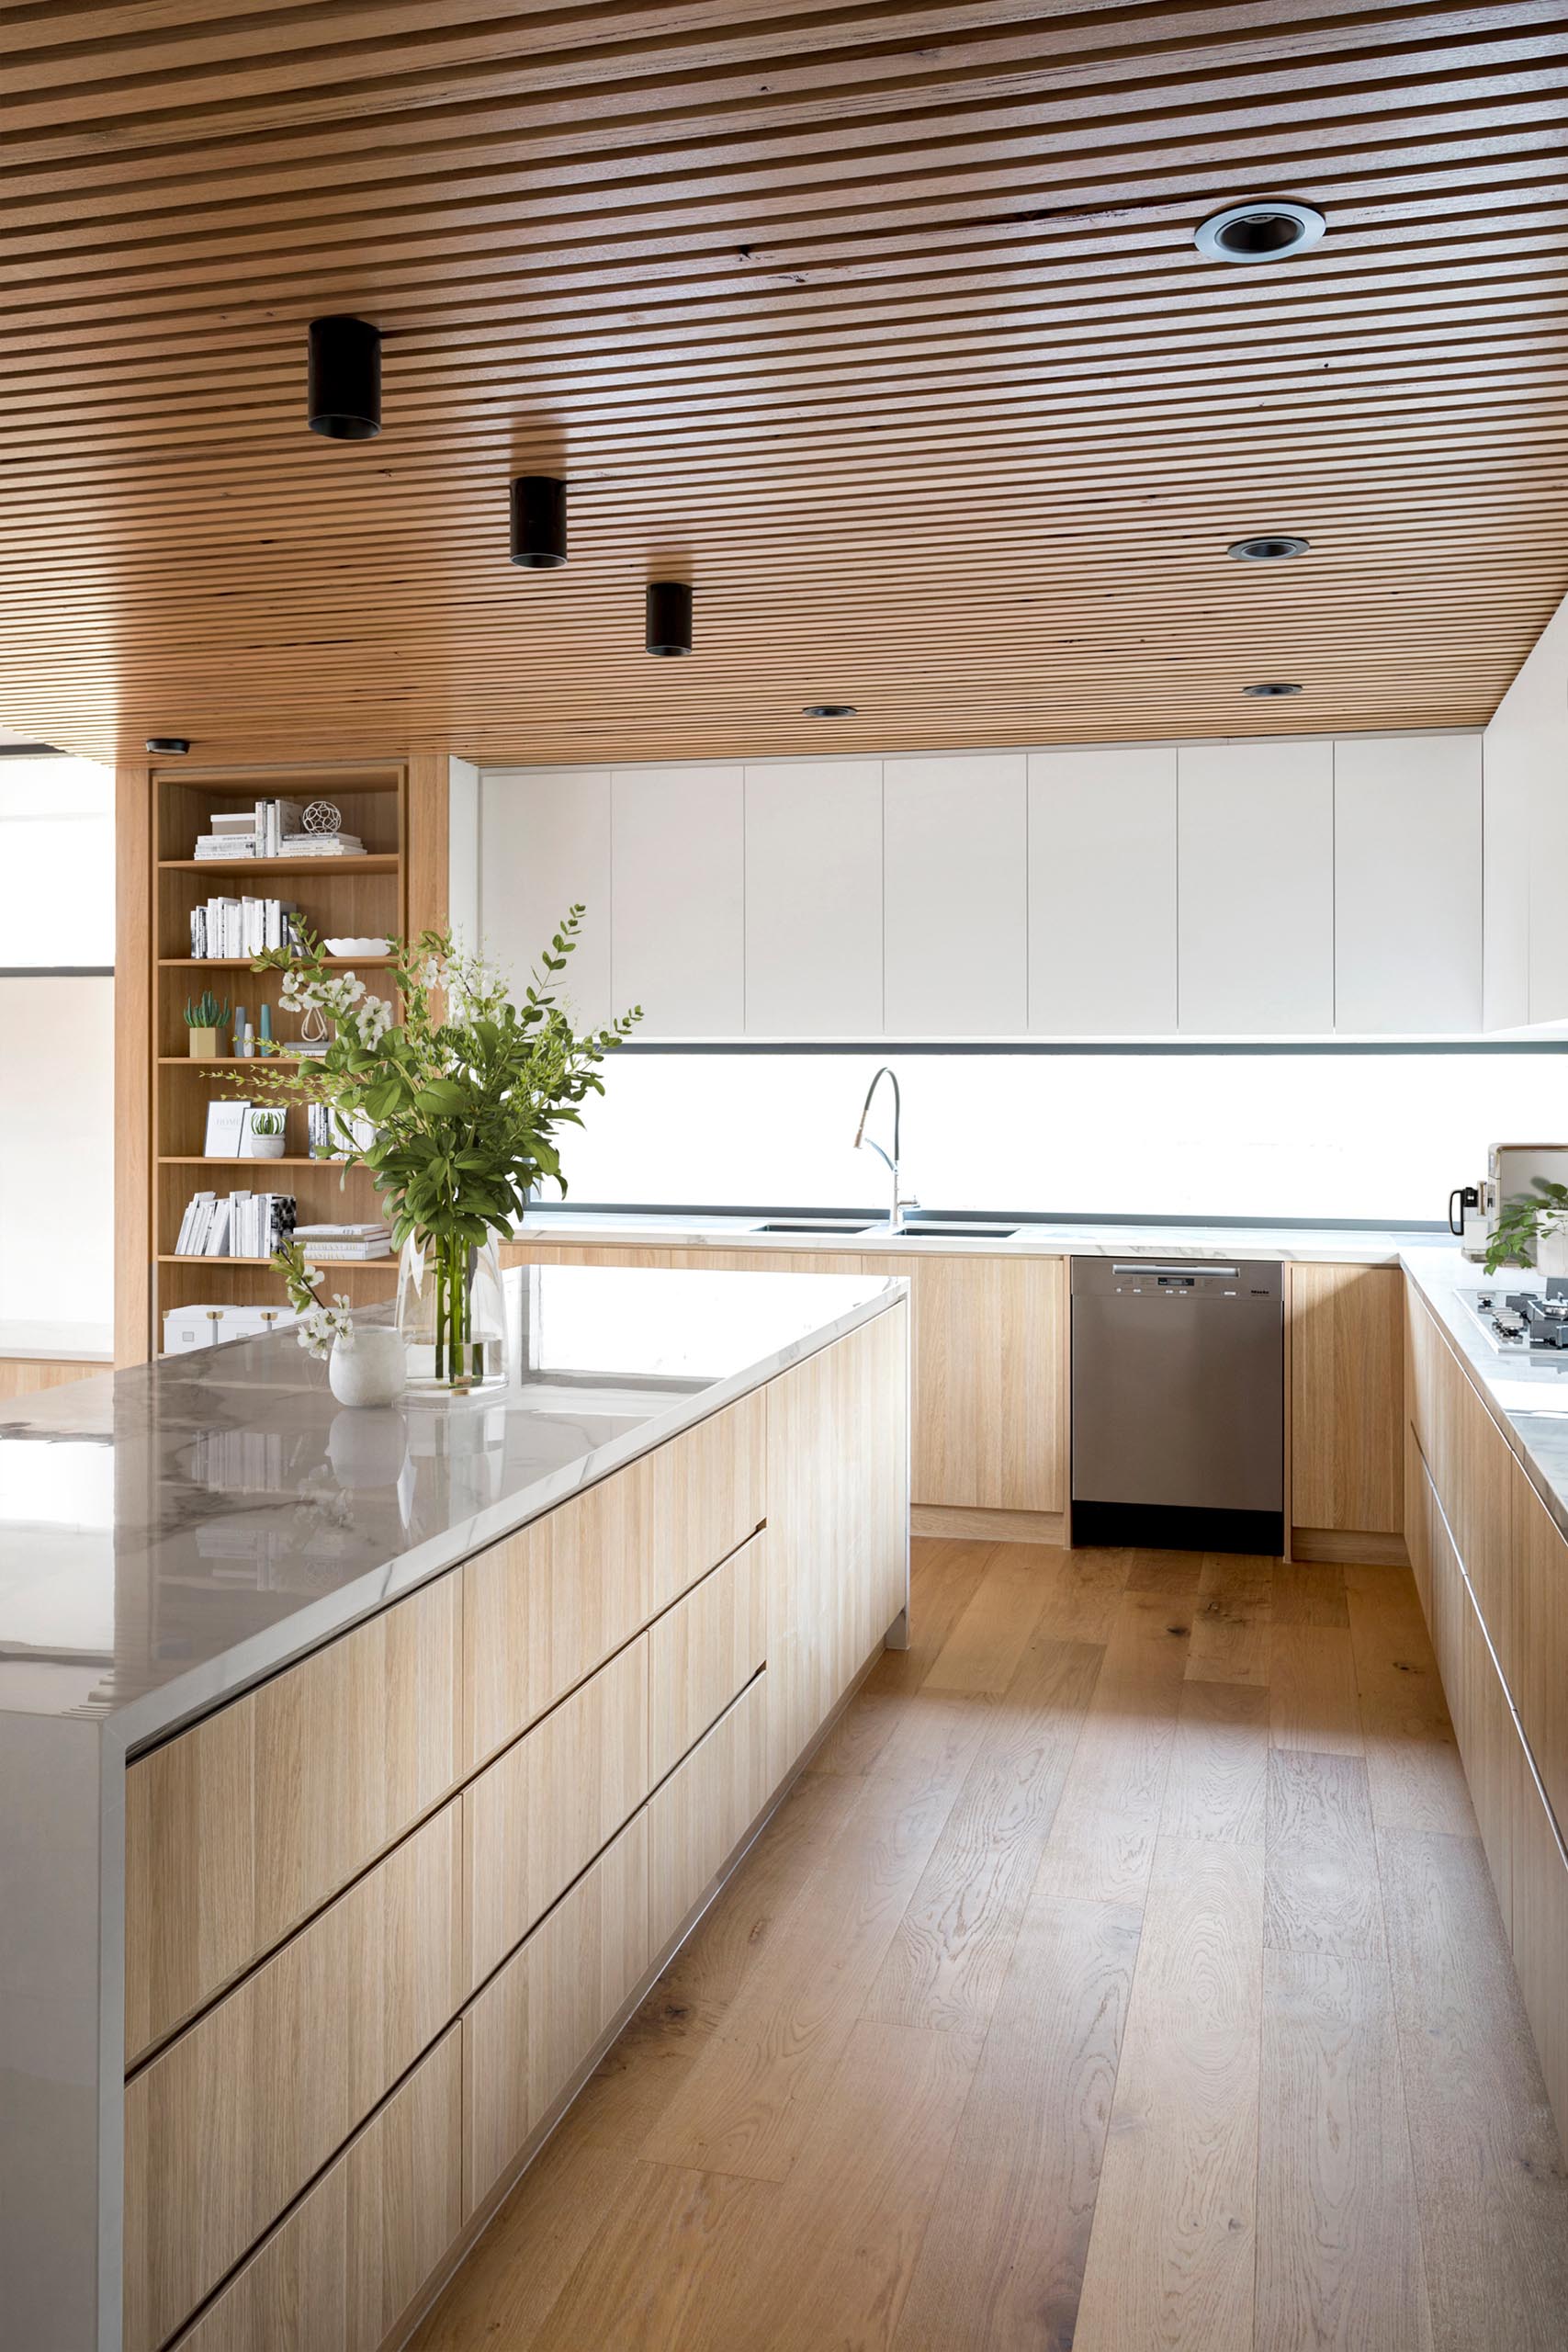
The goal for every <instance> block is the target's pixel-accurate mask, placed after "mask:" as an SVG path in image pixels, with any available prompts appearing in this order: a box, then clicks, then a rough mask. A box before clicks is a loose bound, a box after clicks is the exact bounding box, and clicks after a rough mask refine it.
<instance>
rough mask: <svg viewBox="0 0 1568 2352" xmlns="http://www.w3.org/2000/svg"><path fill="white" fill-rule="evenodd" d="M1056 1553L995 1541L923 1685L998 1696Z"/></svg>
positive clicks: (1025, 1639) (1014, 1667) (1037, 1609)
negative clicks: (981, 1571)
mask: <svg viewBox="0 0 1568 2352" xmlns="http://www.w3.org/2000/svg"><path fill="white" fill-rule="evenodd" d="M1060 1558H1061V1554H1060V1552H1059V1550H1058V1549H1056V1548H1055V1546H1053V1547H1051V1548H1049V1549H1047V1548H1046V1547H1045V1546H1043V1545H1042V1544H997V1545H995V1547H994V1548H993V1550H992V1552H991V1556H990V1558H989V1559H988V1560H987V1563H986V1571H985V1574H984V1575H983V1576H982V1577H981V1578H980V1581H979V1584H978V1585H977V1586H976V1589H975V1594H974V1598H973V1599H972V1600H970V1602H969V1605H968V1607H967V1608H966V1609H965V1610H964V1612H963V1614H962V1616H960V1618H959V1619H958V1622H957V1623H956V1624H955V1625H954V1626H953V1631H952V1633H951V1634H949V1635H948V1637H947V1639H946V1641H945V1642H944V1643H943V1644H942V1650H941V1652H940V1654H939V1655H938V1657H937V1658H936V1660H935V1662H934V1663H933V1665H932V1667H931V1672H930V1673H929V1674H928V1675H927V1677H926V1679H925V1682H924V1684H923V1686H922V1687H923V1688H924V1689H925V1690H927V1691H962V1692H964V1693H966V1694H968V1695H970V1696H974V1695H976V1694H981V1693H992V1694H995V1695H996V1696H997V1697H998V1698H999V1697H1000V1695H1001V1693H1002V1692H1003V1691H1005V1690H1006V1689H1007V1687H1008V1684H1009V1683H1010V1681H1011V1680H1012V1678H1013V1676H1014V1675H1015V1674H1016V1673H1017V1671H1018V1667H1019V1661H1020V1659H1021V1657H1022V1656H1023V1653H1024V1650H1025V1648H1026V1647H1027V1646H1028V1643H1029V1637H1030V1635H1031V1634H1032V1632H1033V1631H1034V1627H1035V1623H1036V1622H1037V1620H1038V1619H1039V1616H1040V1614H1041V1611H1043V1608H1044V1606H1045V1600H1046V1593H1047V1590H1048V1588H1049V1585H1050V1582H1051V1578H1052V1576H1053V1573H1054V1571H1055V1568H1056V1566H1058V1564H1059V1562H1060Z"/></svg>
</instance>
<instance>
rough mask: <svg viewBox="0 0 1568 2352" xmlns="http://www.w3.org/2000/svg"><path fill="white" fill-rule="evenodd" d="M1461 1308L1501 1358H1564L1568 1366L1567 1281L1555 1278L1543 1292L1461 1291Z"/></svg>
mask: <svg viewBox="0 0 1568 2352" xmlns="http://www.w3.org/2000/svg"><path fill="white" fill-rule="evenodd" d="M1459 1298H1460V1304H1461V1306H1463V1308H1464V1310H1465V1312H1466V1314H1467V1315H1468V1316H1469V1317H1470V1318H1471V1320H1472V1323H1475V1324H1478V1325H1479V1326H1480V1328H1481V1329H1482V1331H1483V1333H1484V1334H1485V1336H1486V1338H1487V1340H1489V1341H1490V1343H1491V1345H1492V1346H1493V1347H1495V1349H1496V1351H1497V1352H1498V1354H1499V1355H1509V1356H1547V1357H1555V1356H1558V1355H1561V1356H1562V1360H1563V1362H1564V1363H1568V1281H1565V1280H1563V1279H1562V1278H1560V1277H1557V1276H1553V1277H1552V1279H1551V1281H1550V1282H1549V1283H1547V1285H1546V1288H1545V1290H1544V1291H1539V1290H1505V1289H1504V1288H1503V1286H1502V1284H1501V1283H1498V1284H1496V1285H1495V1287H1492V1286H1488V1287H1486V1288H1484V1289H1482V1290H1461V1292H1460V1294H1459Z"/></svg>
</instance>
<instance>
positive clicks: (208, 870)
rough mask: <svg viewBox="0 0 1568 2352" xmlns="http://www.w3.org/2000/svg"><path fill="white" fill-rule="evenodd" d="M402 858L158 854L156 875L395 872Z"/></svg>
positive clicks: (375, 854)
mask: <svg viewBox="0 0 1568 2352" xmlns="http://www.w3.org/2000/svg"><path fill="white" fill-rule="evenodd" d="M401 864H402V860H401V858H400V856H399V855H398V854H397V852H396V851H395V850H367V852H366V854H365V855H364V856H363V857H161V858H160V859H159V860H158V871H159V873H160V874H322V873H325V874H396V872H397V871H398V869H399V867H400V865H401Z"/></svg>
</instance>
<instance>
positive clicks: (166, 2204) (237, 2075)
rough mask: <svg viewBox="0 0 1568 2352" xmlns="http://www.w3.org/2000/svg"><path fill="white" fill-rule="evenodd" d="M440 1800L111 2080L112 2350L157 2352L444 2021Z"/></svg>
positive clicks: (446, 1979)
mask: <svg viewBox="0 0 1568 2352" xmlns="http://www.w3.org/2000/svg"><path fill="white" fill-rule="evenodd" d="M457 1831H458V1824H457V1805H456V1804H448V1805H446V1806H444V1807H443V1809H442V1810H441V1812H439V1813H438V1814H436V1815H434V1817H433V1818H432V1819H431V1820H430V1821H428V1822H426V1823H425V1824H424V1825H423V1827H422V1828H420V1829H417V1830H415V1831H414V1832H413V1834H412V1837H410V1838H406V1839H405V1840H404V1842H403V1843H402V1844H401V1845H400V1846H399V1847H397V1848H396V1849H394V1850H393V1851H392V1852H391V1853H390V1854H389V1855H388V1856H387V1857H386V1859H385V1860H382V1861H380V1862H378V1864H377V1865H376V1867H375V1868H374V1869H373V1870H371V1871H367V1873H366V1875H365V1877H363V1878H362V1879H360V1880H359V1881H358V1882H357V1883H356V1884H355V1885H354V1886H352V1887H351V1888H350V1889H349V1890H348V1892H347V1893H346V1894H342V1895H340V1896H339V1897H338V1899H337V1901H336V1902H335V1903H333V1904H332V1905H329V1906H328V1908H327V1909H326V1910H325V1911H323V1912H321V1914H320V1916H319V1917H317V1918H315V1919H313V1920H312V1921H311V1922H310V1926H309V1927H307V1928H302V1929H301V1930H300V1931H299V1934H298V1935H297V1936H295V1937H293V1938H292V1939H290V1940H289V1941H288V1943H286V1944H285V1945H284V1946H283V1947H282V1949H281V1950H280V1951H276V1952H275V1953H274V1954H273V1956H272V1958H271V1959H270V1960H268V1961H266V1962H265V1963H264V1964H263V1965H262V1966H261V1967H260V1968H258V1969H257V1970H256V1971H255V1973H254V1975H252V1976H249V1977H247V1978H246V1979H245V1981H244V1982H243V1984H241V1985H237V1986H236V1987H235V1989H234V1990H233V1991H232V1992H231V1994H229V1995H228V1996H227V1997H226V1998H225V1999H224V2000H221V2001H220V2002H219V2003H218V2004H217V2006H216V2007H213V2008H211V2009H209V2011H208V2013H207V2015H206V2016H205V2017H203V2018H200V2019H199V2020H198V2022H197V2024H195V2025H193V2026H191V2027H190V2028H189V2029H188V2030H187V2031H186V2032H185V2033H183V2034H181V2035H180V2037H179V2038H178V2040H177V2041H174V2042H171V2043H170V2045H169V2047H168V2048H167V2049H166V2050H164V2051H162V2052H160V2053H159V2055H158V2056H157V2057H156V2058H154V2059H152V2062H151V2063H150V2064H148V2065H147V2066H145V2067H144V2068H143V2069H142V2070H141V2073H140V2074H139V2075H133V2076H132V2077H131V2079H130V2082H129V2083H128V2084H127V2085H126V2090H125V2245H124V2263H125V2301H124V2344H125V2352H153V2347H154V2346H158V2345H161V2344H163V2343H164V2341H165V2340H166V2339H167V2337H168V2336H169V2335H172V2334H173V2332H174V2330H175V2328H176V2327H178V2325H179V2324H180V2323H181V2322H182V2321H183V2320H185V2319H186V2318H187V2317H188V2316H189V2315H190V2313H191V2312H193V2311H194V2310H195V2308H196V2306H197V2304H198V2303H199V2302H200V2301H201V2300H202V2298H203V2297H204V2296H206V2295H208V2294H209V2293H210V2292H211V2290H212V2289H213V2288H214V2287H215V2286H217V2285H218V2283H219V2281H220V2279H221V2278H223V2277H224V2275H225V2273H226V2272H227V2271H229V2270H230V2269H231V2267H233V2265H234V2264H235V2263H236V2262H238V2261H239V2260H240V2259H241V2257H242V2256H243V2255H245V2254H246V2253H248V2252H249V2250H250V2249H251V2247H253V2246H254V2245H255V2243H256V2241H257V2239H258V2238H259V2237H260V2236H261V2235H262V2233H263V2232H264V2231H265V2230H267V2229H269V2228H270V2227H271V2226H272V2224H273V2222H276V2219H277V2217H278V2215H279V2214H280V2213H281V2212H282V2211H283V2210H284V2208H285V2207H286V2206H287V2205H288V2203H289V2202H290V2200H291V2199H293V2198H295V2197H296V2196H298V2194H299V2191H300V2189H301V2188H304V2187H305V2186H306V2184H307V2183H308V2182H309V2181H310V2180H311V2179H312V2177H314V2175H315V2174H316V2173H317V2172H318V2171H320V2169H321V2166H322V2165H324V2164H326V2163H327V2162H328V2161H329V2160H330V2159H331V2158H332V2157H333V2155H334V2154H335V2153H336V2152H337V2150H338V2149H340V2148H341V2147H342V2146H343V2145H344V2142H345V2141H347V2139H348V2138H349V2137H350V2135H351V2134H352V2133H353V2132H354V2131H355V2130H356V2129H357V2128H358V2126H359V2125H360V2124H361V2123H362V2122H363V2120H364V2119H365V2118H366V2116H367V2115H368V2114H369V2112H370V2110H371V2109H372V2108H374V2107H375V2105H376V2104H377V2102H378V2100H379V2099H380V2098H383V2097H384V2096H385V2095H386V2093H387V2092H388V2091H389V2089H390V2087H391V2086H392V2085H393V2084H394V2083H395V2082H396V2081H397V2080H398V2078H399V2076H400V2075H402V2074H403V2073H404V2072H406V2070H407V2069H408V2068H409V2067H410V2066H412V2064H414V2062H415V2060H416V2059H418V2058H419V2057H420V2056H421V2054H422V2052H423V2051H425V2050H426V2049H427V2048H428V2047H429V2046H430V2045H431V2044H432V2043H433V2042H434V2041H435V2040H436V2039H437V2037H438V2036H439V2035H440V2033H441V2031H442V2030H443V2028H444V2027H446V2025H447V2024H449V2023H450V2021H451V2019H452V2018H454V2017H455V2016H456V2015H457V2008H458V2007H459V2004H460V2003H461V2001H462V1998H463V1994H464V1991H465V1989H466V1973H465V1970H464V1966H463V1952H462V1941H463V1938H462V1918H461V1892H462V1890H461V1873H460V1869H459V1849H458V1835H457Z"/></svg>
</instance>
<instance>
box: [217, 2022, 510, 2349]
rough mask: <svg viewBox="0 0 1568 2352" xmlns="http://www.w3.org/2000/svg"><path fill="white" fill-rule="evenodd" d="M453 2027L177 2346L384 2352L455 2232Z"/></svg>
mask: <svg viewBox="0 0 1568 2352" xmlns="http://www.w3.org/2000/svg"><path fill="white" fill-rule="evenodd" d="M462 2085H463V2035H462V2029H461V2027H460V2026H457V2025H454V2026H453V2027H452V2028H451V2029H450V2030H449V2031H448V2032H447V2033H446V2035H444V2036H443V2038H442V2040H441V2041H438V2042H437V2043H436V2045H435V2047H434V2050H433V2051H432V2052H431V2053H430V2055H429V2057H428V2058H424V2059H422V2060H421V2062H420V2064H418V2065H417V2066H416V2067H415V2068H414V2071H413V2073H412V2075H410V2076H409V2078H408V2080H407V2081H406V2082H405V2083H402V2084H400V2086H399V2087H398V2089H397V2090H396V2091H394V2092H393V2094H392V2096H391V2098H389V2100H388V2101H387V2103H386V2105H385V2106H384V2107H382V2108H380V2109H378V2111H377V2112H376V2114H375V2115H373V2116H372V2117H371V2119H370V2121H369V2122H368V2123H367V2125H366V2126H365V2129H364V2130H363V2131H361V2132H360V2133H359V2135H358V2137H357V2138H356V2139H354V2140H351V2141H350V2142H349V2144H348V2146H347V2147H346V2148H345V2149H344V2152H343V2154H342V2155H341V2156H339V2157H338V2159H337V2161H336V2163H335V2164H333V2165H331V2166H330V2167H329V2168H328V2170H327V2171H326V2172H324V2173H323V2174H322V2175H321V2179H320V2180H319V2181H317V2183H316V2185H315V2187H314V2188H312V2189H310V2192H309V2193H308V2194H307V2195H306V2196H305V2197H303V2198H301V2199H300V2200H299V2204H298V2205H297V2206H296V2207H295V2209H294V2211H292V2212H291V2213H289V2214H288V2216H287V2218H286V2219H285V2220H284V2221H282V2222H279V2223H278V2225H277V2227H276V2230H275V2231H274V2232H273V2233H272V2235H271V2236H270V2237H268V2238H265V2239H264V2240H263V2242H262V2244H261V2245H259V2246H258V2247H257V2248H256V2251H255V2253H254V2254H253V2255H252V2256H251V2258H250V2260H249V2261H248V2262H247V2263H246V2264H245V2266H244V2267H243V2269H242V2270H240V2271H238V2272H237V2273H236V2274H235V2276H234V2278H232V2279H231V2281H230V2283H229V2285H228V2286H227V2287H225V2288H224V2290H223V2291H222V2293H221V2294H220V2296H219V2297H218V2299H217V2301H215V2302H214V2303H212V2304H211V2305H209V2308H208V2309H207V2310H206V2311H205V2312H203V2313H202V2315H201V2317H200V2318H199V2319H198V2320H197V2322H196V2323H195V2324H194V2326H192V2327H190V2328H188V2329H187V2330H186V2333H185V2335H182V2336H181V2337H180V2338H179V2339H178V2342H177V2344H176V2345H175V2352H380V2346H382V2345H383V2344H384V2343H385V2342H386V2341H387V2339H388V2337H389V2335H392V2333H393V2331H394V2330H395V2329H396V2328H397V2325H398V2323H399V2321H400V2320H401V2319H402V2318H403V2316H404V2314H405V2313H406V2312H408V2311H409V2310H410V2309H411V2307H412V2304H413V2303H414V2301H415V2300H416V2299H417V2297H418V2295H419V2292H420V2290H421V2289H422V2288H423V2285H424V2284H425V2281H426V2280H427V2279H428V2278H431V2276H432V2275H433V2274H434V2271H435V2269H436V2267H438V2265H439V2264H440V2262H441V2259H442V2257H443V2256H444V2255H445V2254H446V2250H447V2248H448V2247H449V2246H450V2245H452V2243H453V2241H454V2240H455V2239H456V2237H457V2233H458V2232H459V2231H460V2229H461V2228H462V2220H463V2215H462V2187H463V2176H462V2155H463V2133H462V2121H463V2117H462Z"/></svg>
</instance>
